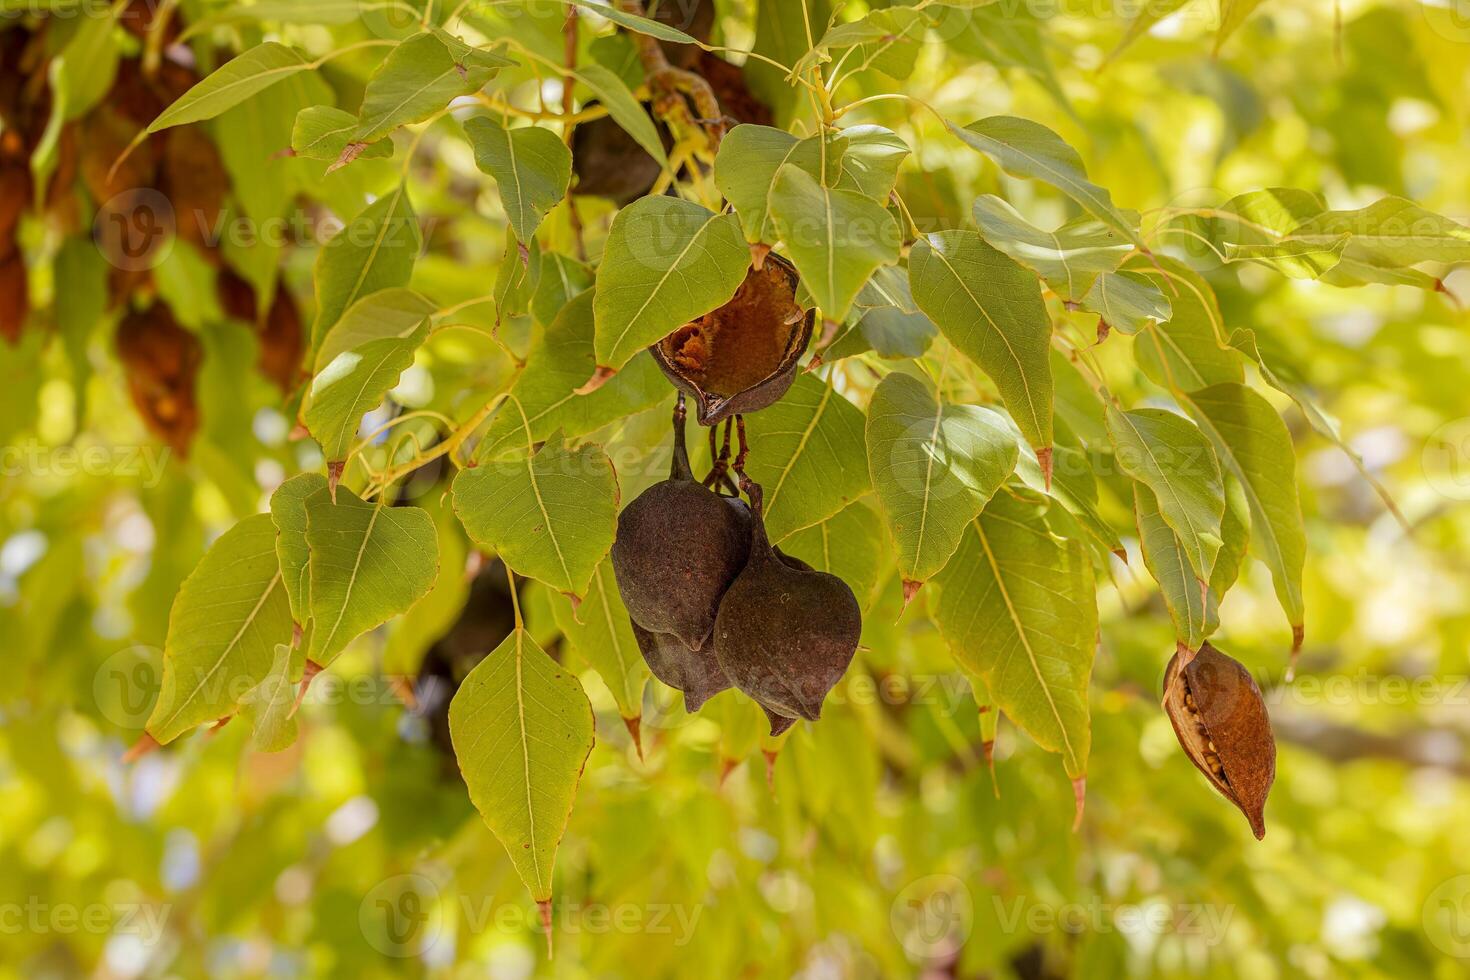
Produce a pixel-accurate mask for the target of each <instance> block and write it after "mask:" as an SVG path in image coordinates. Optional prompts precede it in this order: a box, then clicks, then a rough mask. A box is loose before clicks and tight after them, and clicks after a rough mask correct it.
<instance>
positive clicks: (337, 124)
mask: <svg viewBox="0 0 1470 980" xmlns="http://www.w3.org/2000/svg"><path fill="white" fill-rule="evenodd" d="M356 130H357V117H356V116H354V115H353V114H352V113H350V112H348V111H346V110H345V109H338V108H337V107H336V106H330V105H312V106H307V107H306V108H305V109H302V110H301V111H300V112H298V113H297V114H296V123H295V125H293V126H292V127H291V149H292V151H293V152H294V153H295V154H296V155H297V156H298V157H305V158H306V159H308V160H325V161H327V162H329V163H330V162H332V161H335V160H338V159H340V158H341V156H342V153H343V151H344V150H346V149H347V144H348V143H350V142H352V140H353V134H354V133H355V132H356ZM392 155H393V143H392V141H390V140H379V141H378V142H376V143H369V144H368V145H367V146H364V147H361V148H360V149H359V150H358V153H357V156H358V157H359V158H361V159H372V158H374V157H379V158H380V157H391V156H392Z"/></svg>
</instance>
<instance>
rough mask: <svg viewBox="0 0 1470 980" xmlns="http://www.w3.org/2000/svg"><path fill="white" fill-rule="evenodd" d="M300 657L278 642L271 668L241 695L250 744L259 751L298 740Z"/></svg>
mask: <svg viewBox="0 0 1470 980" xmlns="http://www.w3.org/2000/svg"><path fill="white" fill-rule="evenodd" d="M298 661H302V657H301V656H300V654H299V653H298V652H297V651H296V650H294V649H293V648H292V647H290V646H288V645H286V644H285V643H277V644H276V649H275V654H274V655H273V656H272V658H271V667H270V670H269V671H268V672H267V673H266V675H265V677H264V678H262V679H261V682H260V683H259V684H257V685H255V686H254V687H252V688H251V689H250V690H248V691H246V692H245V694H244V696H242V697H241V698H240V715H241V717H243V718H244V719H245V720H246V721H248V722H249V723H250V744H251V746H252V747H253V748H254V749H255V750H256V751H258V752H280V751H281V750H282V749H285V748H288V747H289V746H290V745H291V743H293V742H295V741H296V735H297V728H298V726H297V723H296V716H295V713H294V709H295V707H296V684H295V681H296V680H297V675H296V674H294V673H293V668H294V667H295V666H296V663H297V662H298ZM302 662H304V661H302Z"/></svg>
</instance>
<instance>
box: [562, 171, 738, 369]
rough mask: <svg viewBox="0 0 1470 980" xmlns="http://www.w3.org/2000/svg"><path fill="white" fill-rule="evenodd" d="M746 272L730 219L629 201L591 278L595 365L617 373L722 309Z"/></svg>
mask: <svg viewBox="0 0 1470 980" xmlns="http://www.w3.org/2000/svg"><path fill="white" fill-rule="evenodd" d="M749 268H750V250H749V249H748V248H747V247H746V244H745V240H744V239H743V238H741V236H740V222H739V220H738V219H737V218H736V217H735V216H734V215H733V214H715V213H713V212H712V211H708V210H706V209H704V208H702V207H700V206H699V205H698V204H694V203H692V202H690V201H684V200H680V199H678V198H672V197H644V198H639V199H638V200H637V201H634V202H633V203H632V204H630V205H628V206H627V207H625V208H623V209H622V210H620V211H619V212H618V213H617V217H615V218H613V223H612V229H611V230H610V231H609V232H608V237H607V246H606V248H605V249H604V251H603V255H602V264H601V266H599V268H598V272H597V290H596V295H595V297H594V299H593V311H594V314H595V316H596V320H597V363H598V364H599V365H601V366H603V367H608V368H613V369H617V368H620V367H622V366H623V365H624V364H627V363H628V362H629V361H630V360H632V359H633V357H634V355H636V354H637V353H638V352H639V351H642V350H643V349H644V348H646V347H648V345H649V344H652V343H656V342H657V341H659V340H662V339H663V338H664V337H666V336H668V335H669V334H670V333H673V332H674V331H675V330H677V329H678V328H679V327H681V326H683V325H684V324H686V323H688V322H689V321H690V320H693V319H695V318H696V317H700V316H703V315H704V314H706V313H708V312H709V311H711V310H714V309H718V308H719V307H721V306H723V305H724V304H725V303H727V302H729V300H730V298H731V297H732V296H734V295H735V290H736V289H738V288H740V284H741V283H742V282H744V281H745V274H746V272H747V271H748V270H749ZM583 380H586V379H583Z"/></svg>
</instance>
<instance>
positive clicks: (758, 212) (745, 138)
mask: <svg viewBox="0 0 1470 980" xmlns="http://www.w3.org/2000/svg"><path fill="white" fill-rule="evenodd" d="M846 147H847V141H846V140H845V139H844V138H841V137H838V138H836V139H829V140H828V141H827V144H826V152H825V155H824V154H823V146H822V141H821V138H820V137H816V136H808V137H807V138H806V139H799V138H797V137H796V136H793V135H791V134H790V133H788V132H786V131H785V130H784V129H774V128H772V127H770V126H755V125H750V124H745V125H740V126H736V127H735V128H734V129H732V130H730V132H728V133H726V134H725V138H724V139H723V140H721V141H720V151H719V154H718V155H717V156H716V157H715V186H716V187H718V188H719V190H720V193H721V194H722V195H724V197H725V199H726V200H727V201H729V202H730V206H731V207H733V208H734V209H735V213H736V214H738V215H739V216H740V225H741V227H742V228H743V229H744V230H745V239H746V241H749V242H752V243H754V242H765V243H766V244H768V245H774V244H775V243H776V238H777V231H776V228H775V225H774V224H773V223H772V221H771V214H770V208H771V191H772V189H773V188H774V187H775V184H776V173H777V172H778V171H779V170H780V169H781V168H782V167H783V166H785V165H786V164H790V165H791V166H793V167H798V168H800V169H801V170H802V171H804V172H805V173H807V174H808V175H809V176H811V177H812V178H814V179H823V178H819V177H818V175H819V174H823V175H824V178H825V179H823V183H826V184H833V183H836V182H837V181H838V180H839V179H840V177H841V175H842V159H843V154H844V153H845V152H846ZM824 160H825V170H824V169H823V164H824Z"/></svg>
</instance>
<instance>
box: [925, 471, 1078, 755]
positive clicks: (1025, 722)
mask: <svg viewBox="0 0 1470 980" xmlns="http://www.w3.org/2000/svg"><path fill="white" fill-rule="evenodd" d="M1044 513H1045V508H1044V507H1041V506H1038V505H1037V504H1035V503H1031V502H1027V501H1021V500H1018V499H1016V498H1015V497H1013V496H1011V495H1010V494H1009V493H1004V492H1003V493H999V494H996V496H995V497H994V498H993V499H992V500H991V502H990V504H989V505H988V506H987V507H986V508H985V511H984V512H983V513H982V514H981V515H980V517H979V518H977V519H976V520H974V521H972V522H971V523H970V524H969V526H968V527H967V528H966V530H965V534H964V537H963V538H962V539H961V541H960V547H959V550H958V551H956V552H955V556H954V557H953V558H952V559H950V561H949V564H948V565H946V566H945V567H944V570H943V571H942V572H940V574H939V575H938V576H937V577H936V578H935V584H936V585H937V586H938V587H939V600H938V603H937V605H936V606H935V608H934V619H935V621H936V622H937V623H938V624H939V630H940V632H941V633H942V634H943V635H944V638H945V640H946V641H947V642H948V644H949V647H950V649H951V650H952V651H953V652H954V655H955V657H956V658H957V659H958V660H959V661H960V662H961V663H962V664H963V665H964V666H965V668H966V669H967V670H969V671H973V672H974V673H976V674H978V675H980V677H982V678H983V679H984V681H985V686H986V688H987V689H988V690H989V692H990V695H991V697H993V698H994V699H995V704H996V707H997V708H999V709H1000V710H1001V711H1004V712H1005V714H1006V716H1007V717H1009V718H1010V719H1011V720H1012V721H1014V722H1015V723H1016V724H1017V725H1019V726H1020V727H1021V728H1022V729H1023V730H1025V731H1026V733H1027V734H1029V735H1030V736H1031V737H1032V738H1033V739H1035V740H1036V742H1037V744H1038V745H1040V746H1041V747H1042V748H1044V749H1046V750H1048V751H1050V752H1057V753H1060V754H1061V756H1062V762H1063V764H1064V765H1065V766H1066V770H1067V774H1068V775H1069V776H1072V777H1073V778H1081V777H1082V776H1084V775H1085V774H1086V771H1087V755H1088V752H1089V750H1090V748H1091V744H1092V728H1091V721H1090V718H1089V713H1088V705H1087V681H1088V677H1089V675H1090V674H1091V672H1092V660H1093V654H1094V651H1095V650H1096V647H1097V599H1096V594H1095V592H1096V586H1095V585H1094V579H1093V571H1092V563H1091V562H1090V561H1089V560H1088V558H1087V553H1086V551H1085V550H1084V549H1083V547H1082V545H1081V544H1080V543H1079V542H1077V541H1070V540H1066V539H1062V538H1058V537H1056V536H1054V535H1052V534H1051V533H1050V532H1049V531H1048V530H1047V528H1046V523H1045V521H1044V520H1043V519H1042V518H1043V515H1044Z"/></svg>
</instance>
